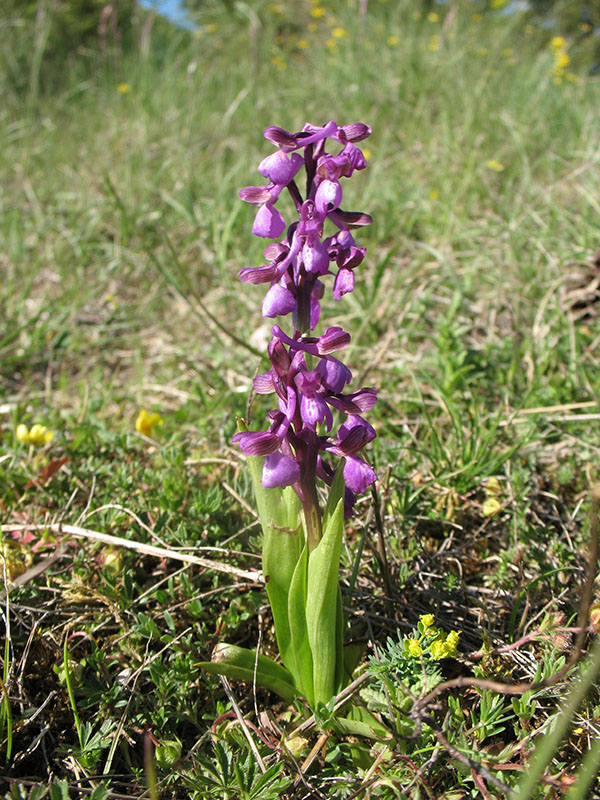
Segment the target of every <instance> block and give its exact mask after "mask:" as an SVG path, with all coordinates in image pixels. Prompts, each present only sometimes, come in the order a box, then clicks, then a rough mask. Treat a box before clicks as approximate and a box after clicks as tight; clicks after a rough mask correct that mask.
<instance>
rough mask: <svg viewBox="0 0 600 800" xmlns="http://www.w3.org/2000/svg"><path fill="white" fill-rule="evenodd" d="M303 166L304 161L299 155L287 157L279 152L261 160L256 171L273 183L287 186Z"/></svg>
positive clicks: (294, 154)
mask: <svg viewBox="0 0 600 800" xmlns="http://www.w3.org/2000/svg"><path fill="white" fill-rule="evenodd" d="M303 164H304V159H303V158H302V156H301V155H300V154H299V153H292V154H291V155H290V156H288V155H287V154H286V153H283V152H282V151H281V150H278V151H277V152H276V153H272V154H271V155H270V156H267V157H266V158H263V160H262V161H261V162H260V164H259V165H258V171H259V172H260V174H261V175H263V176H264V177H265V178H268V179H269V180H270V181H272V182H273V183H279V184H283V185H284V186H285V185H287V184H288V183H289V182H290V181H291V180H292V179H293V178H294V175H295V174H296V173H297V172H298V170H299V169H300V167H301V166H302V165H303Z"/></svg>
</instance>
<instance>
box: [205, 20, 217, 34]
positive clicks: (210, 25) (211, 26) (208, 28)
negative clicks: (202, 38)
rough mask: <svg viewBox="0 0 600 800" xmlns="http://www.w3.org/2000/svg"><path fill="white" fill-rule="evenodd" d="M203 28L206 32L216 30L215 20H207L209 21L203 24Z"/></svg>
mask: <svg viewBox="0 0 600 800" xmlns="http://www.w3.org/2000/svg"><path fill="white" fill-rule="evenodd" d="M204 30H205V31H206V32H207V33H214V32H215V31H216V30H217V24H216V22H209V23H208V25H205V26H204Z"/></svg>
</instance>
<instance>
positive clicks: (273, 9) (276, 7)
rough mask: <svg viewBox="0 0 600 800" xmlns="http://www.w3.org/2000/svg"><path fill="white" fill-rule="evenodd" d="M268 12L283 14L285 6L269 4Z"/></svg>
mask: <svg viewBox="0 0 600 800" xmlns="http://www.w3.org/2000/svg"><path fill="white" fill-rule="evenodd" d="M267 11H270V12H271V14H283V13H284V11H283V6H282V5H281V3H269V5H268V6H267Z"/></svg>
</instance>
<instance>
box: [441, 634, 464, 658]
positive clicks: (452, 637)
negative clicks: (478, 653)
mask: <svg viewBox="0 0 600 800" xmlns="http://www.w3.org/2000/svg"><path fill="white" fill-rule="evenodd" d="M459 636H460V632H459V631H450V633H449V634H448V636H446V641H445V642H444V644H445V646H446V654H447V656H448V658H454V656H455V655H456V648H457V647H458V637H459Z"/></svg>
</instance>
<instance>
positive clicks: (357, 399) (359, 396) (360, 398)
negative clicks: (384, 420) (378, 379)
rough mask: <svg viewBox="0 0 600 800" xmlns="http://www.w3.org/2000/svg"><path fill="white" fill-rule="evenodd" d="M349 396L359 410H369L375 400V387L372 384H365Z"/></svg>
mask: <svg viewBox="0 0 600 800" xmlns="http://www.w3.org/2000/svg"><path fill="white" fill-rule="evenodd" d="M349 397H350V398H351V400H352V401H353V402H354V403H355V404H356V405H357V406H358V407H359V408H360V410H361V411H370V410H371V409H372V408H373V406H374V405H375V403H376V402H377V389H375V387H373V386H365V388H364V389H359V390H358V392H354V394H351V395H349Z"/></svg>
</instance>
